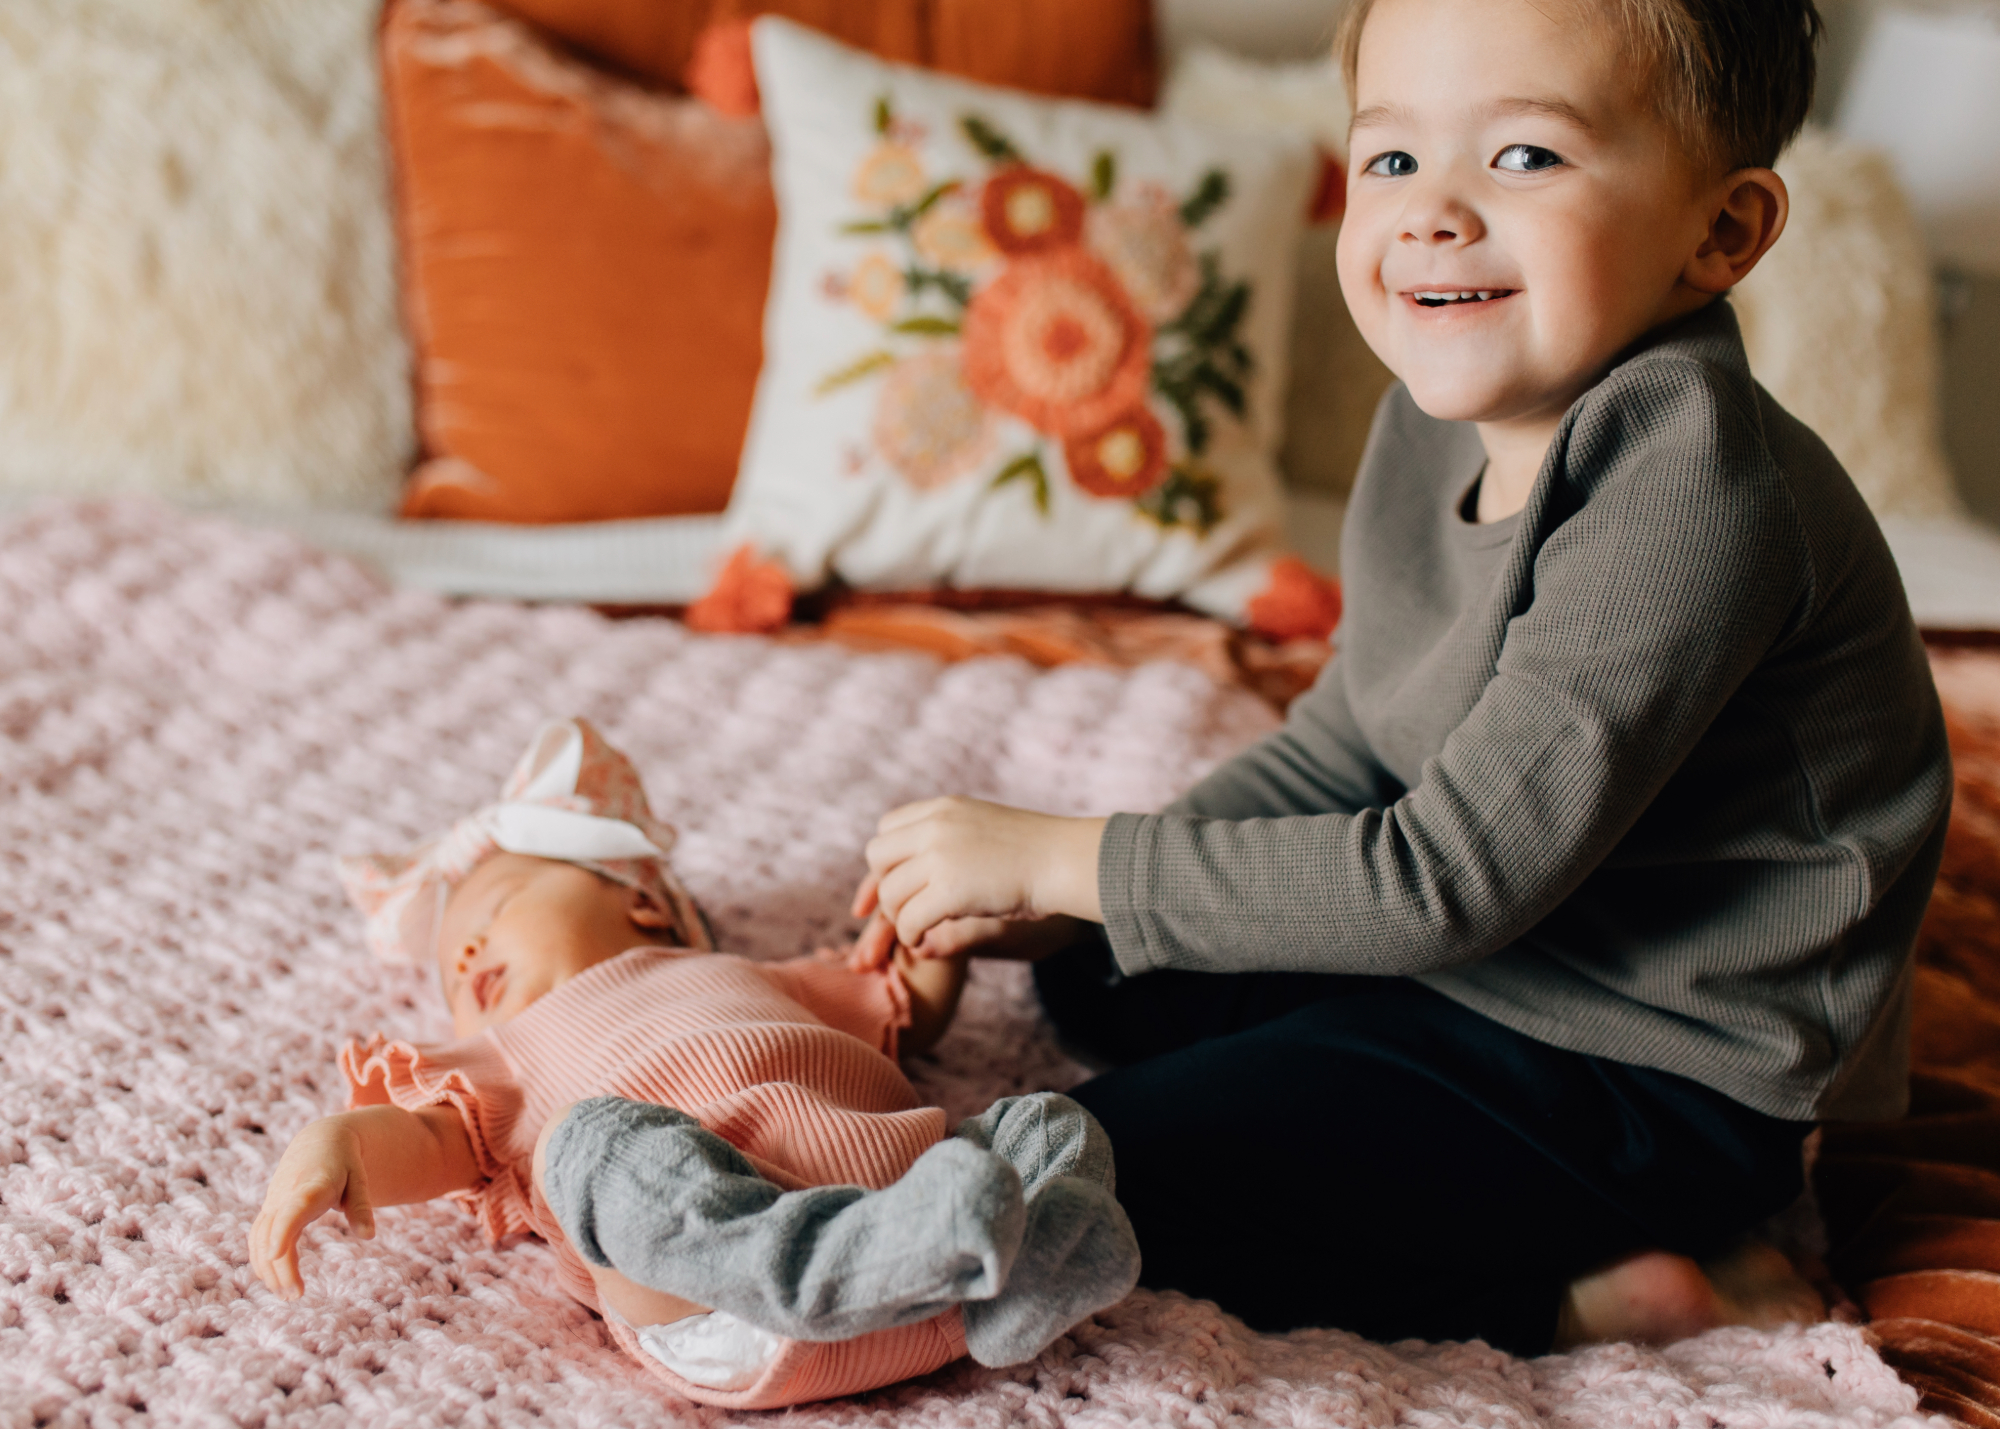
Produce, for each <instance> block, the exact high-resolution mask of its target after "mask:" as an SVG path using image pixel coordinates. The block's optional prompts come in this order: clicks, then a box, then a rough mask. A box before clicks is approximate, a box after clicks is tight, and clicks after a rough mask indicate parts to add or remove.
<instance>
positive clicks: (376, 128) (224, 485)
mask: <svg viewBox="0 0 2000 1429" xmlns="http://www.w3.org/2000/svg"><path fill="white" fill-rule="evenodd" d="M378 9H379V4H378V3H377V0H309V3H300V0H33V3H28V4H18V3H15V4H5V5H0V492H20V491H25V490H60V491H66V492H78V491H108V490H145V491H151V492H155V493H160V494H165V495H172V496H177V497H184V498H192V499H197V500H204V501H228V502H253V503H272V504H291V505H299V504H306V503H311V504H316V505H322V506H346V507H358V508H373V509H383V508H386V507H388V506H389V505H391V504H392V503H393V502H394V500H395V496H396V491H397V488H398V486H399V485H400V483H401V481H402V478H403V475H404V473H405V472H406V471H407V469H408V463H409V459H410V456H411V452H412V448H413V446H414V443H415V433H414V431H413V429H412V426H411V419H410V378H409V363H408V358H407V355H406V352H405V348H404V343H403V338H402V333H401V329H400V325H399V323H398V315H397V307H396V278H395V253H394V245H393V241H392V239H391V235H390V219H389V199H388V188H387V178H386V175H385V173H384V166H383V142H382V126H381V114H380V103H379V98H378V94H379V90H378V86H377V84H376V79H375V61H374V39H375V24H376V14H377V10H378Z"/></svg>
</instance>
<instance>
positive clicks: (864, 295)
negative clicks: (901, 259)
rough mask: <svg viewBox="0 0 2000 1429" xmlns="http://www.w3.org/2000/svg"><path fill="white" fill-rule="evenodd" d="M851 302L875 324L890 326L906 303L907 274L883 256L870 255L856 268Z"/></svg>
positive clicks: (850, 288)
mask: <svg viewBox="0 0 2000 1429" xmlns="http://www.w3.org/2000/svg"><path fill="white" fill-rule="evenodd" d="M847 299H848V301H849V302H851V303H853V304H854V306H855V307H857V308H859V309H861V311H862V312H864V313H866V314H868V316H869V317H871V318H873V319H875V321H877V322H887V321H888V320H889V315H890V314H891V313H893V312H895V311H896V305H897V304H898V303H900V302H902V301H903V270H902V269H901V268H898V267H897V266H896V265H895V264H894V263H891V262H890V261H889V260H888V259H887V258H885V257H883V256H882V255H881V254H880V253H870V254H869V255H868V256H867V257H866V258H863V259H862V260H861V261H860V262H859V263H857V264H855V265H854V272H853V273H852V274H851V275H849V277H848V279H847Z"/></svg>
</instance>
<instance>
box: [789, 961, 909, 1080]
mask: <svg viewBox="0 0 2000 1429" xmlns="http://www.w3.org/2000/svg"><path fill="white" fill-rule="evenodd" d="M756 968H757V971H758V972H759V973H760V974H762V975H763V977H764V978H765V979H766V980H767V981H769V982H770V983H771V985H772V986H773V987H775V988H776V989H777V990H778V991H779V992H781V993H783V994H784V995H785V996H786V997H789V998H791V999H792V1001H794V1002H796V1003H798V1004H799V1005H800V1006H802V1007H804V1008H805V1009H806V1010H807V1011H808V1012H810V1013H812V1015H813V1016H815V1017H817V1018H818V1019H819V1020H820V1021H822V1022H824V1023H825V1024H826V1025H827V1026H829V1027H832V1028H835V1029H836V1030H838V1031H841V1032H845V1033H848V1034H849V1035H850V1036H853V1037H858V1038H860V1039H861V1040H862V1041H863V1042H866V1043H867V1044H868V1045H869V1046H870V1047H873V1048H875V1049H876V1050H877V1051H878V1052H880V1053H881V1054H882V1055H883V1056H885V1057H889V1058H892V1059H893V1058H894V1057H895V1055H896V1045H897V1041H898V1039H899V1038H900V1037H901V1035H902V1032H903V1029H904V1028H906V1027H908V1026H909V1025H910V990H909V988H908V987H907V986H906V985H905V984H904V982H903V975H902V973H901V972H899V971H898V970H897V968H896V966H895V964H894V963H891V964H890V965H889V966H887V967H885V968H883V969H882V970H881V971H880V972H867V973H858V972H854V971H852V970H850V969H849V968H848V966H847V954H846V952H844V951H841V950H837V949H834V948H821V949H820V950H819V951H818V952H817V953H810V954H808V955H806V956H805V957H802V958H787V959H786V960H784V961H783V962H776V963H758V964H757V965H756Z"/></svg>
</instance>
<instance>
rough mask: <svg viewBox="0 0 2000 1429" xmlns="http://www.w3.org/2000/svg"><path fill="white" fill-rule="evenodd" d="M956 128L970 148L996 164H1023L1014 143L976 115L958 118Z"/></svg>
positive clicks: (1023, 160)
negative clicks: (962, 132)
mask: <svg viewBox="0 0 2000 1429" xmlns="http://www.w3.org/2000/svg"><path fill="white" fill-rule="evenodd" d="M958 127H959V128H960V129H963V130H964V131H965V137H966V138H967V139H968V140H969V141H970V142H971V144H972V147H973V148H975V149H977V150H978V151H979V152H980V153H982V154H984V155H985V156H986V157H987V158H989V159H991V160H992V161H993V162H994V163H996V164H1025V163H1027V162H1028V161H1027V160H1026V159H1025V158H1023V157H1022V155H1021V151H1020V150H1019V149H1017V148H1015V147H1014V141H1013V140H1011V139H1009V138H1008V137H1007V136H1006V135H1005V134H1002V133H1001V132H1000V131H999V130H998V129H995V128H994V127H993V126H992V125H991V124H989V123H987V122H986V121H985V120H984V119H982V118H980V117H979V116H978V115H977V114H967V115H963V116H961V117H960V119H959V121H958Z"/></svg>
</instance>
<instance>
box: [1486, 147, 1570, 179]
mask: <svg viewBox="0 0 2000 1429" xmlns="http://www.w3.org/2000/svg"><path fill="white" fill-rule="evenodd" d="M1562 161H1563V157H1562V155H1561V154H1558V153H1556V152H1555V151H1554V150H1553V149H1544V148H1542V147H1541V146H1540V145H1538V144H1509V145H1508V146H1507V147H1506V148H1504V149H1502V150H1501V151H1500V152H1499V154H1498V155H1496V156H1495V157H1494V160H1493V167H1494V168H1496V169H1506V170H1508V171H1509V172H1511V173H1516V174H1535V173H1540V172H1541V171H1542V170H1543V169H1553V168H1556V167H1558V166H1560V165H1561V163H1562Z"/></svg>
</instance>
